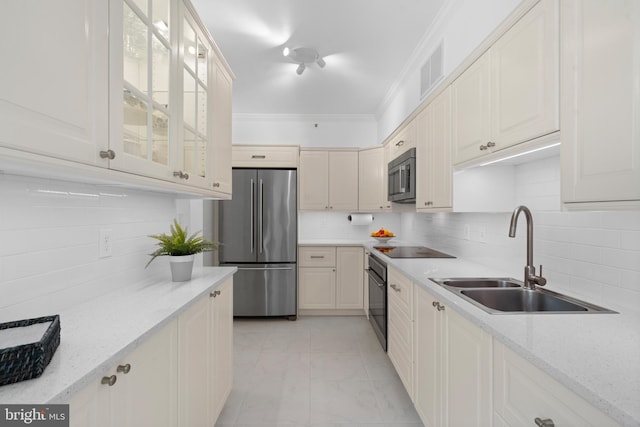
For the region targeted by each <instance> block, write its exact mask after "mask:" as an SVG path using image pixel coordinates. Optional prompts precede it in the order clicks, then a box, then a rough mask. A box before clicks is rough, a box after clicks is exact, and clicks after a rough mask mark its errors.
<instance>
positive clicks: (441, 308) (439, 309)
mask: <svg viewBox="0 0 640 427" xmlns="http://www.w3.org/2000/svg"><path fill="white" fill-rule="evenodd" d="M443 310H444V305H442V304H440V303H438V311H443Z"/></svg>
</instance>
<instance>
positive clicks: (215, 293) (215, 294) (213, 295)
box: [209, 291, 220, 298]
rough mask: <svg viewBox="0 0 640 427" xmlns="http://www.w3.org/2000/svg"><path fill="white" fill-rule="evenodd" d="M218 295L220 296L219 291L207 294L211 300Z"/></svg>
mask: <svg viewBox="0 0 640 427" xmlns="http://www.w3.org/2000/svg"><path fill="white" fill-rule="evenodd" d="M218 295H220V291H213V292H211V293H210V294H209V296H210V297H213V298H215V297H217V296H218Z"/></svg>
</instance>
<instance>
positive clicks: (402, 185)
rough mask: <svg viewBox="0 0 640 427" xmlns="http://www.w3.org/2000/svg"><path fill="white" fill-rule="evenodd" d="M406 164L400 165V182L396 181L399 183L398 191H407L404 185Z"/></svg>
mask: <svg viewBox="0 0 640 427" xmlns="http://www.w3.org/2000/svg"><path fill="white" fill-rule="evenodd" d="M405 171H406V166H405V165H402V166H400V182H399V183H398V184H399V185H400V192H401V193H404V192H405V191H407V188H406V186H405V181H406V176H407V174H406V172H405Z"/></svg>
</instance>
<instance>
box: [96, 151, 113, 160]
mask: <svg viewBox="0 0 640 427" xmlns="http://www.w3.org/2000/svg"><path fill="white" fill-rule="evenodd" d="M100 158H101V159H109V160H113V159H115V158H116V152H115V151H113V150H107V151H101V152H100Z"/></svg>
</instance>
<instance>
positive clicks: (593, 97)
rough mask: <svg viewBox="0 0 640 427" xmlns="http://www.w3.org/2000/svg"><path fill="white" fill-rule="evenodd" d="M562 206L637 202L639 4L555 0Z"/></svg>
mask: <svg viewBox="0 0 640 427" xmlns="http://www.w3.org/2000/svg"><path fill="white" fill-rule="evenodd" d="M561 8H562V9H561V14H560V15H561V17H562V22H561V28H562V40H563V43H562V56H561V57H562V63H561V76H562V116H561V117H562V146H561V158H562V200H563V202H565V207H569V208H581V207H583V206H584V207H586V208H593V207H594V205H593V204H588V203H584V202H607V203H599V204H597V207H598V208H603V207H607V206H610V207H615V206H625V205H627V206H628V205H633V206H636V207H637V206H638V201H640V91H639V90H638V82H639V81H640V60H639V58H640V5H639V4H638V2H636V1H625V0H610V1H606V2H602V1H595V0H582V1H575V0H562V2H561Z"/></svg>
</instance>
